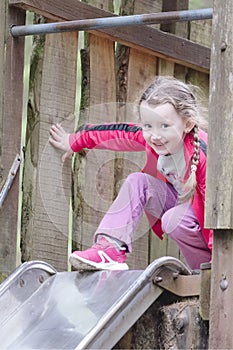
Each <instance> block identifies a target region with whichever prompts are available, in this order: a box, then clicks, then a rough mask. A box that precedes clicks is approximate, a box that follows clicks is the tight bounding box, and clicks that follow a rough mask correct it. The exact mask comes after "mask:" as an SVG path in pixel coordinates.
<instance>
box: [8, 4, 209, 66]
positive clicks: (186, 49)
mask: <svg viewBox="0 0 233 350" xmlns="http://www.w3.org/2000/svg"><path fill="white" fill-rule="evenodd" d="M9 3H10V4H11V5H14V6H19V7H21V8H24V9H29V10H31V11H34V12H36V13H39V14H41V15H43V16H45V17H47V18H50V19H53V20H55V19H56V20H78V19H84V18H98V17H109V16H113V14H112V13H110V12H108V11H104V10H100V9H98V8H97V7H94V6H91V5H88V4H85V3H83V2H81V1H78V2H77V1H76V0H68V1H66V4H65V6H64V2H63V1H62V0H59V1H57V0H41V1H40V3H38V1H36V0H24V1H22V0H9ZM95 34H98V35H104V36H108V37H109V39H111V40H114V41H118V42H120V43H122V44H126V45H128V46H130V47H134V48H138V49H140V50H144V51H145V52H146V53H150V54H154V55H155V56H158V57H161V58H165V59H168V60H172V61H174V62H177V63H179V64H182V65H184V66H187V67H191V68H195V69H197V70H200V71H205V72H206V71H208V70H209V65H210V49H209V48H207V47H205V46H202V45H199V44H197V43H192V42H191V41H189V40H187V39H183V38H179V37H176V36H175V35H172V34H170V33H165V32H162V31H159V30H157V29H154V28H150V27H149V26H134V27H127V28H123V27H122V28H111V29H110V28H109V29H102V30H99V31H97V32H95Z"/></svg>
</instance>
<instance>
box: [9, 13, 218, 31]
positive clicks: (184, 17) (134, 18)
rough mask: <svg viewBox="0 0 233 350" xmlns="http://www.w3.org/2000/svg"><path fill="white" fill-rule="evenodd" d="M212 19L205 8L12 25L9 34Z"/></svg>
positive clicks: (211, 14)
mask: <svg viewBox="0 0 233 350" xmlns="http://www.w3.org/2000/svg"><path fill="white" fill-rule="evenodd" d="M212 17H213V9H212V8H206V9H198V10H184V11H170V12H158V13H149V14H141V15H131V16H114V17H104V18H91V19H83V20H76V21H67V22H55V23H43V24H30V25H22V26H16V25H12V26H11V28H10V32H11V35H12V36H13V37H18V36H26V35H37V34H51V33H61V32H75V31H81V30H98V29H103V28H112V27H123V26H135V25H137V26H138V25H148V24H159V23H171V22H182V21H193V20H203V19H211V18H212Z"/></svg>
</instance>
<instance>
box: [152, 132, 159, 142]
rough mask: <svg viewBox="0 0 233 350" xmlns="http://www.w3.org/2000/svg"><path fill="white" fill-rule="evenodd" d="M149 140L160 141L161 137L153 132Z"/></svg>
mask: <svg viewBox="0 0 233 350" xmlns="http://www.w3.org/2000/svg"><path fill="white" fill-rule="evenodd" d="M150 138H151V141H156V140H161V136H160V135H158V134H157V133H154V132H153V133H152V134H151V137H150Z"/></svg>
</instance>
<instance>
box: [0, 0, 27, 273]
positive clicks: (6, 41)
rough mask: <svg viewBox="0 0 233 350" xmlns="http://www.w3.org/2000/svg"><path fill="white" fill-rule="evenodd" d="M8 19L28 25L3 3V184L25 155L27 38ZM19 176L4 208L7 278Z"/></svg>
mask: <svg viewBox="0 0 233 350" xmlns="http://www.w3.org/2000/svg"><path fill="white" fill-rule="evenodd" d="M8 20H9V21H10V22H15V23H17V24H19V25H20V24H24V20H25V12H24V11H22V10H20V9H17V8H12V9H11V10H10V11H8V6H7V1H5V0H4V1H1V3H0V36H1V43H0V176H1V185H3V183H4V181H5V180H6V178H7V176H8V172H9V170H10V168H11V165H12V163H13V161H14V159H15V157H16V155H17V154H18V153H19V154H20V153H21V123H22V103H23V64H24V39H23V38H20V39H17V40H13V39H12V37H11V36H10V35H9V31H8ZM18 196H19V173H18V174H17V176H16V178H15V180H14V183H13V185H12V187H11V189H10V191H9V192H8V195H7V197H6V199H5V201H4V204H3V207H2V208H1V209H0V227H1V228H0V235H1V240H0V272H2V273H3V274H4V275H7V274H8V273H9V272H11V271H12V270H13V269H14V268H15V267H16V264H18V261H17V248H19V247H17V242H18V241H17V229H18V227H17V223H18Z"/></svg>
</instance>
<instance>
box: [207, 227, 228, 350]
mask: <svg viewBox="0 0 233 350" xmlns="http://www.w3.org/2000/svg"><path fill="white" fill-rule="evenodd" d="M213 246H214V251H213V259H212V266H211V293H210V295H211V299H210V315H209V320H210V335H209V349H233V337H232V324H233V323H232V321H233V320H232V300H233V296H232V294H233V274H232V266H233V230H215V231H214V242H213Z"/></svg>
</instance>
